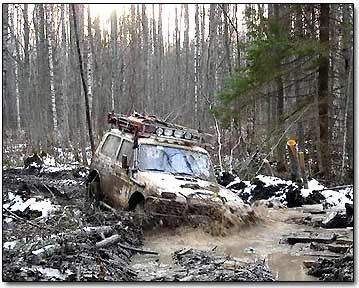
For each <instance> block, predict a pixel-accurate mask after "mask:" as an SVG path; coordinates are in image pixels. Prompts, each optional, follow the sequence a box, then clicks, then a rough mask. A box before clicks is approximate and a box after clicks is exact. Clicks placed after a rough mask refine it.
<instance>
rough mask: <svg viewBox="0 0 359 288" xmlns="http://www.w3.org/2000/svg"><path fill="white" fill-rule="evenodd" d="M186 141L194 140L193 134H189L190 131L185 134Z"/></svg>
mask: <svg viewBox="0 0 359 288" xmlns="http://www.w3.org/2000/svg"><path fill="white" fill-rule="evenodd" d="M184 139H186V140H191V139H192V133H191V132H188V131H187V132H186V133H184Z"/></svg>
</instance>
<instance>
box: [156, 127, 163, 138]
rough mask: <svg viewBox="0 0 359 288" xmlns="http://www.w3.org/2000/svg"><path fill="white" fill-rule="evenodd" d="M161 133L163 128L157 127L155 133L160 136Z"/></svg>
mask: <svg viewBox="0 0 359 288" xmlns="http://www.w3.org/2000/svg"><path fill="white" fill-rule="evenodd" d="M162 134H163V128H161V127H159V128H157V129H156V135H157V136H161V135H162Z"/></svg>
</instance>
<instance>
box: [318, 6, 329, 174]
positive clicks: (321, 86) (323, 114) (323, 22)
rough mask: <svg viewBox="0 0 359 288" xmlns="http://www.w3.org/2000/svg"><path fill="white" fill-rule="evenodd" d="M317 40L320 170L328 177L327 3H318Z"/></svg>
mask: <svg viewBox="0 0 359 288" xmlns="http://www.w3.org/2000/svg"><path fill="white" fill-rule="evenodd" d="M319 23H320V30H319V41H320V46H321V54H320V56H319V75H318V108H319V131H320V133H319V143H320V159H321V165H320V170H321V173H322V175H323V176H324V177H326V178H328V179H329V173H330V152H329V133H328V124H329V123H328V106H329V95H328V94H329V93H328V92H329V91H328V78H329V76H328V72H329V4H320V16H319Z"/></svg>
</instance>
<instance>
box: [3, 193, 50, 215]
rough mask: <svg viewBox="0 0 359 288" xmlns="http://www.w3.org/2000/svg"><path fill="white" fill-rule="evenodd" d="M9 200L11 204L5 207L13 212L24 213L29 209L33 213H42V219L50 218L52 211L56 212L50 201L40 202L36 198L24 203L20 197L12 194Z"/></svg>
mask: <svg viewBox="0 0 359 288" xmlns="http://www.w3.org/2000/svg"><path fill="white" fill-rule="evenodd" d="M9 199H10V201H11V202H10V203H6V204H4V207H5V208H8V209H9V210H10V211H13V212H15V211H20V212H24V211H25V210H26V209H27V208H28V209H29V210H31V211H40V212H41V217H48V216H49V215H50V213H51V212H52V211H54V210H56V207H55V206H54V205H52V204H51V201H50V200H48V199H45V200H40V201H38V199H36V198H29V199H26V200H25V201H24V200H23V199H22V198H21V197H20V196H19V195H16V196H14V194H13V193H11V192H10V193H9Z"/></svg>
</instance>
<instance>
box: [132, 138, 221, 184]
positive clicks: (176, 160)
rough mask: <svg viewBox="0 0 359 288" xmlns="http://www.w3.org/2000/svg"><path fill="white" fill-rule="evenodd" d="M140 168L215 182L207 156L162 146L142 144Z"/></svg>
mask: <svg viewBox="0 0 359 288" xmlns="http://www.w3.org/2000/svg"><path fill="white" fill-rule="evenodd" d="M138 160H139V168H140V169H141V170H147V171H160V172H167V173H172V174H175V175H184V176H186V175H188V176H193V177H196V178H200V179H202V180H207V181H208V180H210V181H214V180H215V177H214V173H213V169H212V165H211V161H210V160H209V157H208V155H207V154H204V153H200V152H196V151H192V150H186V149H181V148H174V147H169V146H161V145H149V144H142V145H141V146H140V149H139V159H138Z"/></svg>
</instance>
